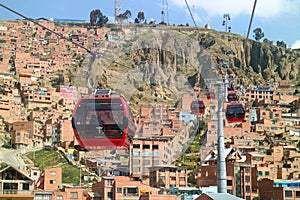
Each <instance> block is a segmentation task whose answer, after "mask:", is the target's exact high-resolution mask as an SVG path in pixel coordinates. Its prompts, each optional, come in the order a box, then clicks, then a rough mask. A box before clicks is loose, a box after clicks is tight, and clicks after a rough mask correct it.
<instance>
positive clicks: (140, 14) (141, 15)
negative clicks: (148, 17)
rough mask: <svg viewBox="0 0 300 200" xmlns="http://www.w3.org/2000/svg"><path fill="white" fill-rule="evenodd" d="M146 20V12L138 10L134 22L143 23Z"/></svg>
mask: <svg viewBox="0 0 300 200" xmlns="http://www.w3.org/2000/svg"><path fill="white" fill-rule="evenodd" d="M144 21H145V14H144V12H138V14H137V17H136V18H135V20H134V23H137V24H138V23H141V22H144Z"/></svg>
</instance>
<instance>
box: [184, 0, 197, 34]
mask: <svg viewBox="0 0 300 200" xmlns="http://www.w3.org/2000/svg"><path fill="white" fill-rule="evenodd" d="M185 4H186V7H187V8H188V10H189V13H190V15H191V17H192V20H193V22H194V25H195V27H196V28H198V27H197V24H196V22H195V19H194V17H193V14H192V11H191V9H190V6H189V4H188V2H187V0H185Z"/></svg>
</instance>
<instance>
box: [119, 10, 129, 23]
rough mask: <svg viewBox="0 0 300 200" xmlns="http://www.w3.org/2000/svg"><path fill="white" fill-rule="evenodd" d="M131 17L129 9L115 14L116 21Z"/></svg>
mask: <svg viewBox="0 0 300 200" xmlns="http://www.w3.org/2000/svg"><path fill="white" fill-rule="evenodd" d="M130 17H131V11H130V10H126V11H125V12H124V13H121V14H119V15H118V16H117V21H119V22H123V21H124V20H127V21H128V19H129V18H130Z"/></svg>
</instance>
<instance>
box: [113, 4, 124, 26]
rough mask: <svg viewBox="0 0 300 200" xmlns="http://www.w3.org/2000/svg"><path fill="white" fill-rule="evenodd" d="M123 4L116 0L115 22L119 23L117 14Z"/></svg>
mask: <svg viewBox="0 0 300 200" xmlns="http://www.w3.org/2000/svg"><path fill="white" fill-rule="evenodd" d="M121 7H122V4H121V1H120V0H115V16H114V17H115V23H117V16H118V14H119V11H120V10H121Z"/></svg>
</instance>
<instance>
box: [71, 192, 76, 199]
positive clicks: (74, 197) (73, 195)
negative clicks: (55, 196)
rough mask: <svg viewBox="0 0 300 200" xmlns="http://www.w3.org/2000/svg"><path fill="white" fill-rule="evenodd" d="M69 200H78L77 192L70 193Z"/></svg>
mask: <svg viewBox="0 0 300 200" xmlns="http://www.w3.org/2000/svg"><path fill="white" fill-rule="evenodd" d="M70 198H71V199H78V192H70Z"/></svg>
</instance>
